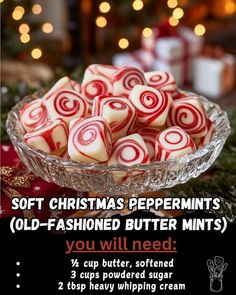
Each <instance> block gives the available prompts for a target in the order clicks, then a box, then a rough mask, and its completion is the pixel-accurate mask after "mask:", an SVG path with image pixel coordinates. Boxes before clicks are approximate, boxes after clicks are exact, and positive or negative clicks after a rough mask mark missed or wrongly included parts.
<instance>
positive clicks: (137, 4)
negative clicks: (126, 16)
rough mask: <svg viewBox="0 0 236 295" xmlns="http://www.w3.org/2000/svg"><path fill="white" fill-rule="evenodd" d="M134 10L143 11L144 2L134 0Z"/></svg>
mask: <svg viewBox="0 0 236 295" xmlns="http://www.w3.org/2000/svg"><path fill="white" fill-rule="evenodd" d="M132 6H133V9H134V10H141V9H142V8H143V1H142V0H134V2H133V4H132Z"/></svg>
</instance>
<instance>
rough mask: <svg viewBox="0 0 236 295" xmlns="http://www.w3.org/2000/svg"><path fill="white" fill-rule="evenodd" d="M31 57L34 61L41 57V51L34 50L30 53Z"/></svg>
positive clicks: (38, 49)
mask: <svg viewBox="0 0 236 295" xmlns="http://www.w3.org/2000/svg"><path fill="white" fill-rule="evenodd" d="M31 56H32V57H33V58H34V59H39V58H40V57H41V56H42V50H41V49H40V48H34V49H33V50H32V51H31Z"/></svg>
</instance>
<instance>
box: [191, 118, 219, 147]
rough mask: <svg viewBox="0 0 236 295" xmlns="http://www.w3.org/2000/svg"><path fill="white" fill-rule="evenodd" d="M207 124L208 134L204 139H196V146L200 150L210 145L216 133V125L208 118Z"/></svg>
mask: <svg viewBox="0 0 236 295" xmlns="http://www.w3.org/2000/svg"><path fill="white" fill-rule="evenodd" d="M206 122H207V134H206V135H205V136H203V137H198V138H195V139H194V141H195V144H196V146H197V147H198V148H200V147H203V146H204V145H206V144H208V143H209V142H210V141H211V140H212V137H213V135H214V133H215V128H214V124H213V123H212V121H211V120H209V119H208V118H207V119H206Z"/></svg>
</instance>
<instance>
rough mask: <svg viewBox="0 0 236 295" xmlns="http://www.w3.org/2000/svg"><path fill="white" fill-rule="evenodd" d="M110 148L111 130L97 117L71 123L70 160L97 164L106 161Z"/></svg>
mask: <svg viewBox="0 0 236 295" xmlns="http://www.w3.org/2000/svg"><path fill="white" fill-rule="evenodd" d="M111 148H112V139H111V130H110V127H109V125H108V123H107V122H106V121H105V120H104V119H103V118H102V117H99V116H96V117H90V118H86V119H78V121H75V120H74V121H73V124H71V126H70V133H69V141H68V154H69V156H70V158H71V159H72V160H75V161H80V162H85V163H97V162H105V161H107V160H108V158H109V156H110V153H111Z"/></svg>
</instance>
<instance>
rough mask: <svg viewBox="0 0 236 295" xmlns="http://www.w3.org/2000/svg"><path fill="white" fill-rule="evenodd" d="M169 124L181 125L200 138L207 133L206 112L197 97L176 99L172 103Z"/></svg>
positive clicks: (192, 135)
mask: <svg viewBox="0 0 236 295" xmlns="http://www.w3.org/2000/svg"><path fill="white" fill-rule="evenodd" d="M167 125H168V126H179V127H181V128H182V129H183V130H184V131H186V132H187V133H188V134H189V135H190V136H191V137H193V138H198V137H202V136H205V135H206V133H207V126H206V114H205V111H204V110H203V108H202V106H201V104H200V102H199V99H198V98H197V97H193V96H192V97H187V98H183V99H178V100H174V101H173V102H172V104H171V107H170V111H169V115H168V119H167Z"/></svg>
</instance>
